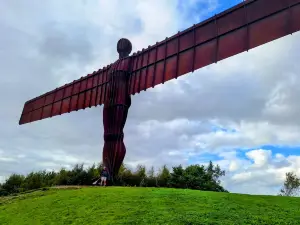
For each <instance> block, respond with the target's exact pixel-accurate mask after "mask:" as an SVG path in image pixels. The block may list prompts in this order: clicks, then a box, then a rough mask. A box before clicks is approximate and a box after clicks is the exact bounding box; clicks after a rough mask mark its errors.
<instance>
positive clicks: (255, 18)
mask: <svg viewBox="0 0 300 225" xmlns="http://www.w3.org/2000/svg"><path fill="white" fill-rule="evenodd" d="M299 30H300V0H249V1H245V2H242V3H241V4H238V5H237V6H235V7H233V8H231V9H229V10H226V11H224V12H222V13H220V14H218V15H216V16H215V17H212V18H210V19H208V20H206V21H203V22H201V23H199V24H197V25H194V26H192V27H191V28H189V29H187V30H185V31H182V32H180V33H178V34H176V35H174V36H172V37H170V38H167V39H166V40H164V41H162V42H159V43H156V44H155V45H154V46H152V47H150V46H149V47H148V48H147V49H144V50H143V51H141V52H137V53H135V54H133V56H130V57H127V60H123V61H122V62H121V63H120V64H119V67H120V68H127V67H128V65H129V64H130V65H131V68H130V70H129V71H127V72H129V73H130V80H129V94H135V93H139V92H140V91H142V90H146V89H147V88H150V87H154V86H156V85H158V84H161V83H164V82H166V81H168V80H171V79H173V78H177V77H178V76H181V75H184V74H186V73H189V72H193V71H194V70H196V69H199V68H201V67H204V66H207V65H209V64H212V63H216V62H218V61H220V60H223V59H225V58H228V57H231V56H233V55H236V54H239V53H241V52H244V51H248V50H249V49H252V48H255V47H257V46H259V45H263V44H265V43H267V42H270V41H273V40H275V39H278V38H281V37H284V36H286V35H289V34H292V33H294V32H297V31H299ZM112 65H114V64H111V65H109V66H107V67H104V68H103V69H100V70H98V71H95V72H94V73H93V74H89V75H87V76H85V77H82V78H80V79H79V80H75V81H73V82H72V83H70V84H66V85H64V86H62V87H59V88H57V89H55V90H53V91H51V92H48V93H46V94H44V95H42V96H39V97H37V98H34V99H32V100H30V101H28V102H26V103H25V105H24V109H23V112H22V115H21V118H20V121H19V124H25V123H29V122H34V121H37V120H41V119H45V118H48V117H53V116H56V115H61V114H63V113H69V112H71V111H77V110H80V109H85V108H87V107H92V106H97V105H101V104H103V103H104V102H105V100H106V98H107V89H108V84H109V80H110V78H109V73H110V71H111V69H112ZM128 68H129V67H128ZM121 70H122V69H121Z"/></svg>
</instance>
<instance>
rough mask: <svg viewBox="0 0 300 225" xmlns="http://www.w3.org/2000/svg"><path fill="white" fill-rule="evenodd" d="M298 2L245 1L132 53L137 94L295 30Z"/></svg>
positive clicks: (298, 23)
mask: <svg viewBox="0 0 300 225" xmlns="http://www.w3.org/2000/svg"><path fill="white" fill-rule="evenodd" d="M299 18H300V0H248V1H244V2H242V3H240V4H238V5H236V6H235V7H233V8H231V9H228V10H226V11H224V12H222V13H220V14H218V15H216V16H215V17H212V18H210V19H207V20H206V21H203V22H201V23H199V24H197V25H194V26H193V27H190V28H188V29H187V30H184V31H183V32H180V33H178V34H176V35H174V36H172V37H170V38H167V39H166V40H164V41H162V42H159V43H156V44H155V45H154V46H152V47H150V46H149V47H148V48H147V49H145V50H144V49H143V51H141V52H137V53H135V54H133V65H132V73H131V77H130V94H135V93H139V92H140V91H142V90H146V89H148V88H150V87H154V86H156V85H158V84H161V83H164V82H166V81H168V80H171V79H173V78H177V77H178V76H181V75H184V74H187V73H189V72H193V71H194V70H196V69H199V68H201V67H204V66H207V65H209V64H212V63H216V62H218V61H220V60H223V59H225V58H228V57H231V56H234V55H236V54H239V53H241V52H244V51H248V50H249V49H252V48H255V47H257V46H260V45H263V44H265V43H267V42H270V41H273V40H275V39H278V38H281V37H283V36H286V35H288V34H292V33H293V32H296V31H299V29H300V19H299Z"/></svg>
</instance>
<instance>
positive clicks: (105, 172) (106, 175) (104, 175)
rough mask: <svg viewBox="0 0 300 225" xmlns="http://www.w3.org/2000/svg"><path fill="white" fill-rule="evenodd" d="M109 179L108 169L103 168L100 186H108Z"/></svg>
mask: <svg viewBox="0 0 300 225" xmlns="http://www.w3.org/2000/svg"><path fill="white" fill-rule="evenodd" d="M107 178H108V171H107V169H106V167H104V168H103V170H102V172H101V182H100V186H106V180H107Z"/></svg>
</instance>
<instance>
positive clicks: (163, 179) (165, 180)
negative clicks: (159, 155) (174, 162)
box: [157, 165, 171, 187]
mask: <svg viewBox="0 0 300 225" xmlns="http://www.w3.org/2000/svg"><path fill="white" fill-rule="evenodd" d="M170 177H171V174H170V171H169V169H168V168H167V166H166V165H164V166H163V167H162V169H161V170H160V173H159V174H158V177H157V178H158V179H157V180H158V185H159V186H162V187H167V186H169V179H170Z"/></svg>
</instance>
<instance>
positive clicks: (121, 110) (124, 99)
mask: <svg viewBox="0 0 300 225" xmlns="http://www.w3.org/2000/svg"><path fill="white" fill-rule="evenodd" d="M131 49H132V46H131V43H130V41H129V40H127V39H124V38H122V39H121V40H119V42H118V45H117V50H118V53H119V60H118V61H117V62H116V63H114V64H113V65H112V67H111V70H110V73H109V75H110V76H109V83H108V86H107V87H108V88H107V98H106V100H105V102H104V109H103V125H104V147H103V155H102V162H103V164H104V165H105V166H106V167H107V169H108V172H109V174H110V176H111V178H112V179H113V178H114V177H115V175H116V174H117V173H118V171H119V169H120V166H121V164H122V162H123V159H124V157H125V154H126V148H125V145H124V141H123V139H124V132H123V129H124V126H125V123H126V119H127V114H128V110H129V107H130V105H131V97H130V94H129V91H128V81H129V75H130V73H129V71H130V70H131V69H130V66H131V64H130V62H131V58H129V57H128V55H129V54H130V52H131ZM126 57H127V58H126Z"/></svg>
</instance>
